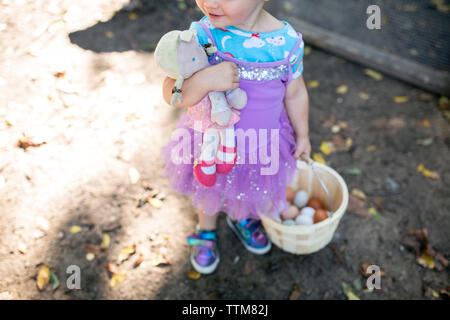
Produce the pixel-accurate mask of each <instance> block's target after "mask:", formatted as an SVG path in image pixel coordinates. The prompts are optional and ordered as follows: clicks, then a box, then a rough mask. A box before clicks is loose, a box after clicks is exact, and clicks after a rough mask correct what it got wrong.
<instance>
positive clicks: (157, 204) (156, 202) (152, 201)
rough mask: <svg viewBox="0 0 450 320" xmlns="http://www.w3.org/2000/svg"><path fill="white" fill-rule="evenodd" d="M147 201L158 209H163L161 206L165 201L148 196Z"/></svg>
mask: <svg viewBox="0 0 450 320" xmlns="http://www.w3.org/2000/svg"><path fill="white" fill-rule="evenodd" d="M147 201H148V203H150V205H151V206H152V207H154V208H156V209H161V207H162V206H163V202H162V201H161V200H160V199H158V198H148V199H147Z"/></svg>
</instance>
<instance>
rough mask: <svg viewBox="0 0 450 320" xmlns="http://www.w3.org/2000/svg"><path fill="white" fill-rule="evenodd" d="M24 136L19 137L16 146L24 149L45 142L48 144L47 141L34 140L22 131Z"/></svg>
mask: <svg viewBox="0 0 450 320" xmlns="http://www.w3.org/2000/svg"><path fill="white" fill-rule="evenodd" d="M22 136H23V138H22V139H19V140H18V141H17V143H16V146H17V147H19V148H22V149H23V150H25V151H26V150H27V149H28V148H30V147H35V148H36V147H40V146H42V145H44V144H46V143H47V142H39V143H37V142H33V141H32V138H31V137H28V136H26V135H25V134H24V133H22Z"/></svg>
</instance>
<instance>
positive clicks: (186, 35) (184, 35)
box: [180, 30, 197, 42]
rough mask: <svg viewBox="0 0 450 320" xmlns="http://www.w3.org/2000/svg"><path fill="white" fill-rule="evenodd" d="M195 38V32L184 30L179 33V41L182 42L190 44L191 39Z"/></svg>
mask: <svg viewBox="0 0 450 320" xmlns="http://www.w3.org/2000/svg"><path fill="white" fill-rule="evenodd" d="M195 36H197V30H184V31H182V32H181V33H180V40H181V41H184V42H191V41H192V38H193V37H195Z"/></svg>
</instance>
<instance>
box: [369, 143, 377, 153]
mask: <svg viewBox="0 0 450 320" xmlns="http://www.w3.org/2000/svg"><path fill="white" fill-rule="evenodd" d="M375 150H377V146H376V145H373V144H372V145H370V146H368V147H367V148H366V152H372V151H375Z"/></svg>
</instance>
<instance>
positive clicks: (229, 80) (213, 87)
mask: <svg viewBox="0 0 450 320" xmlns="http://www.w3.org/2000/svg"><path fill="white" fill-rule="evenodd" d="M198 73H200V78H201V79H202V81H203V84H204V86H205V88H207V89H208V91H228V90H233V89H237V88H239V81H240V78H239V71H238V67H237V65H236V64H234V63H232V62H228V61H225V62H222V63H219V64H216V65H214V66H210V67H208V68H206V69H203V70H201V71H199V72H198Z"/></svg>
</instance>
